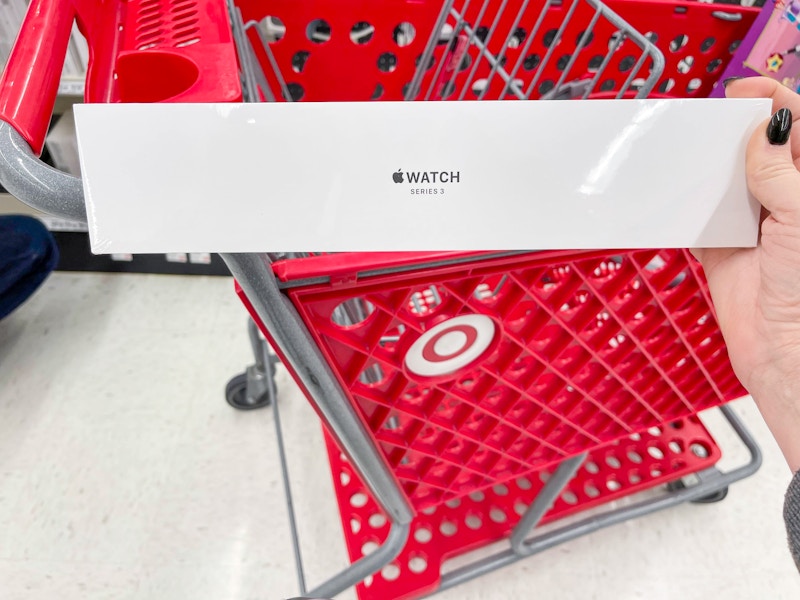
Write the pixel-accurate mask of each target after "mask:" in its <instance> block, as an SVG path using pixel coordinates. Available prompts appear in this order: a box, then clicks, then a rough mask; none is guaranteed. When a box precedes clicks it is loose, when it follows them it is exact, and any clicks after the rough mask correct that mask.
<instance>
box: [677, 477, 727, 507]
mask: <svg viewBox="0 0 800 600" xmlns="http://www.w3.org/2000/svg"><path fill="white" fill-rule="evenodd" d="M667 489H668V490H669V491H670V492H676V491H678V490H683V489H686V486H685V485H684V484H683V482H682V481H681V480H678V481H673V482H670V483H668V484H667ZM727 496H728V486H727V485H726V486H725V487H724V488H721V489H719V490H717V491H716V492H711V493H710V494H707V495H705V496H700V497H699V498H695V499H694V500H689V502H691V503H692V504H713V503H714V502H722V501H723V500H725V498H727Z"/></svg>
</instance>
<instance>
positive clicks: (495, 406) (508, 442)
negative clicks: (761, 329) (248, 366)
mask: <svg viewBox="0 0 800 600" xmlns="http://www.w3.org/2000/svg"><path fill="white" fill-rule="evenodd" d="M556 255H558V256H560V258H556ZM342 256H343V257H344V258H343V259H342V260H343V261H344V260H345V259H346V256H347V255H342ZM300 260H304V259H300ZM305 260H309V261H314V260H315V259H305ZM412 265H413V263H412ZM342 281H347V283H342V282H338V283H336V284H334V285H327V284H318V285H309V286H306V287H299V288H296V289H289V290H287V293H288V294H289V295H290V297H291V299H292V300H293V302H294V304H295V306H297V308H298V310H299V312H300V314H301V316H302V318H303V319H304V320H305V322H306V323H307V325H308V326H309V329H310V331H311V333H312V335H313V337H314V339H315V342H316V343H317V344H318V345H319V347H320V349H321V351H322V352H323V354H324V356H325V358H326V360H327V361H328V363H329V364H330V365H331V367H332V369H333V370H334V372H335V374H336V375H337V377H338V378H339V381H340V383H341V384H342V386H343V388H344V389H345V390H346V391H347V393H348V394H349V397H350V400H351V402H352V403H353V405H354V406H356V407H357V409H358V411H359V414H360V416H361V418H362V420H363V422H364V424H365V426H366V427H367V429H368V430H369V431H370V432H371V433H372V435H373V436H374V439H375V442H376V444H377V446H378V447H379V448H380V449H381V451H382V453H383V455H384V457H385V459H386V461H387V463H388V464H389V466H390V467H391V469H392V470H393V472H394V473H395V475H396V477H397V478H398V480H399V481H400V483H401V485H402V487H403V489H404V491H405V493H406V494H407V496H408V497H409V499H410V500H411V502H412V504H413V505H414V506H415V507H416V508H417V509H423V508H426V507H431V506H437V505H440V504H443V503H444V502H446V501H447V500H450V499H453V498H458V497H462V496H465V495H467V494H469V493H471V492H474V491H476V490H481V489H485V488H488V487H491V486H492V485H494V484H496V483H502V482H505V481H509V480H512V479H514V478H515V477H517V476H519V475H520V474H524V473H528V472H530V471H532V470H537V469H542V468H547V467H548V466H549V465H552V464H555V463H557V462H560V461H561V460H563V458H565V457H567V456H571V455H574V454H577V453H579V452H582V451H584V450H587V449H591V448H595V447H597V446H599V445H602V444H604V443H607V442H610V441H613V440H616V439H621V438H624V437H625V436H627V435H630V434H631V433H633V432H636V431H641V430H643V429H647V428H648V427H651V426H658V425H662V424H664V423H668V422H670V421H672V420H674V419H677V418H681V417H685V416H687V415H690V414H693V413H696V412H699V411H700V410H703V409H705V408H709V407H712V406H716V405H719V404H721V403H723V402H725V401H728V400H731V399H734V398H737V397H740V396H742V395H744V394H745V391H744V390H743V388H742V387H741V385H740V384H739V382H738V380H737V379H736V377H735V375H734V374H733V371H732V369H731V366H730V363H729V361H728V357H727V352H726V348H725V346H724V343H723V340H722V336H721V334H720V332H719V329H718V326H717V323H716V320H715V317H714V314H713V312H712V309H711V306H710V300H709V298H708V295H707V293H706V288H705V283H704V280H703V278H702V274H701V273H700V271H699V266H698V265H697V263H696V262H695V261H694V259H693V258H691V256H690V254H689V253H688V252H687V251H683V250H662V251H656V250H642V251H635V252H628V253H620V254H613V255H608V254H607V253H606V254H605V255H604V256H598V255H597V253H594V254H592V253H589V254H581V253H569V252H562V253H547V254H543V255H539V254H537V253H532V254H525V255H518V256H513V257H502V258H486V259H483V260H480V259H476V260H475V261H474V262H471V263H469V264H461V265H454V266H443V267H438V268H423V269H420V270H417V271H414V270H412V271H406V272H401V273H394V274H388V275H380V276H375V277H367V278H362V279H360V280H359V279H357V278H356V276H355V274H354V275H353V277H352V278H350V279H349V280H347V279H343V280H342ZM348 311H349V312H350V315H351V317H353V316H355V319H354V320H355V321H359V322H357V323H355V324H350V325H343V324H342V323H343V322H342V321H341V320H340V319H341V315H342V314H344V313H346V312H348ZM463 315H483V316H485V317H487V318H489V319H491V320H492V322H493V323H494V324H495V327H496V329H495V334H494V339H493V340H492V342H491V344H490V345H489V347H488V349H487V350H486V351H485V352H484V353H483V355H482V356H480V357H479V358H478V359H477V360H475V361H473V362H471V363H470V364H468V365H465V366H464V367H463V368H460V369H458V370H456V371H454V372H452V373H450V374H448V375H444V376H440V377H434V378H425V377H419V376H417V375H414V374H413V373H411V372H410V371H409V368H408V365H407V364H406V356H407V354H408V352H409V349H410V348H411V347H412V345H413V344H414V343H415V342H416V341H417V340H418V339H420V338H421V337H422V336H423V335H425V332H426V331H429V330H431V329H432V328H433V327H435V326H437V325H439V324H441V323H445V322H447V321H449V320H450V319H452V318H454V317H459V316H463ZM351 320H353V319H351Z"/></svg>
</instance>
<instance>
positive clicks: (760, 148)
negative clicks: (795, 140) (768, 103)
mask: <svg viewBox="0 0 800 600" xmlns="http://www.w3.org/2000/svg"><path fill="white" fill-rule="evenodd" d="M791 127H792V115H791V113H790V112H789V110H788V109H786V108H783V109H781V110H779V111H777V112H776V113H775V114H774V115H773V116H772V117H771V118H770V119H769V120H768V121H765V122H764V123H763V124H762V126H761V127H759V128H758V129H757V130H756V131H755V133H754V134H753V135H752V136H751V138H750V141H749V143H748V145H747V159H746V162H747V185H748V187H749V188H750V191H751V192H752V193H753V195H754V196H755V197H756V199H757V200H758V201H759V202H761V204H762V206H763V207H764V208H766V209H767V210H768V211H770V213H772V216H773V217H774V218H775V219H776V220H777V221H779V222H786V223H791V224H794V225H798V224H800V172H798V170H797V169H796V168H795V166H794V163H793V161H792V153H791V148H790V146H791V144H790V143H789V140H790V139H791V137H792V136H791ZM795 133H797V132H795ZM794 137H797V135H795V136H794Z"/></svg>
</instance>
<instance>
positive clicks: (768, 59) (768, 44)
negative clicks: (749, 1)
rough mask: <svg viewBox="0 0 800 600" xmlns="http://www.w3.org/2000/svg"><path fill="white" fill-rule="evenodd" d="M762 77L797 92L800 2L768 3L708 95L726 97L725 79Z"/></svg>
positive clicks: (780, 0) (799, 80)
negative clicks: (723, 82) (723, 83)
mask: <svg viewBox="0 0 800 600" xmlns="http://www.w3.org/2000/svg"><path fill="white" fill-rule="evenodd" d="M758 75H763V76H765V77H770V78H772V79H774V80H776V81H779V82H781V83H782V84H783V85H785V86H786V87H788V88H790V89H792V90H795V91H798V90H800V0H769V2H767V3H766V4H765V5H764V7H763V8H762V9H761V13H759V15H758V17H757V18H756V20H755V21H754V22H753V26H752V27H751V28H750V31H749V32H748V34H747V36H745V38H744V39H743V40H742V43H741V44H740V45H739V47H738V48H737V50H736V54H735V55H734V57H733V60H731V62H730V64H729V65H728V68H727V69H725V72H724V73H723V75H722V77H720V80H719V82H718V83H717V85H716V86H715V87H714V90H713V91H712V92H711V97H712V98H723V97H724V96H725V90H724V86H723V85H722V81H724V80H725V79H727V78H728V77H754V76H758Z"/></svg>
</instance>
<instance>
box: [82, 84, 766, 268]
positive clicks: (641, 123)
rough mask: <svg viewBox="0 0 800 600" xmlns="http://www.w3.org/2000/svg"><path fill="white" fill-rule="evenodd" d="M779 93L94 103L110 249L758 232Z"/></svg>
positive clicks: (542, 245) (596, 239)
mask: <svg viewBox="0 0 800 600" xmlns="http://www.w3.org/2000/svg"><path fill="white" fill-rule="evenodd" d="M769 111H770V102H769V101H768V100H763V99H747V100H726V99H720V100H711V99H696V100H677V99H676V100H664V99H659V100H593V101H586V102H572V101H551V102H514V101H507V102H375V103H302V102H300V103H264V104H85V105H77V106H76V107H75V117H76V123H77V134H78V142H79V151H80V159H81V168H82V173H83V186H84V192H85V196H86V201H87V212H88V218H89V232H90V237H91V243H92V250H93V252H95V253H100V254H103V253H112V252H113V253H117V252H126V253H163V252H256V251H259V252H260V251H328V252H332V251H370V250H374V251H399V250H483V249H492V250H500V249H508V250H520V249H526V250H528V249H592V248H617V249H625V248H654V247H658V248H669V247H725V246H753V245H755V244H756V241H757V235H758V223H759V205H758V202H757V201H756V200H755V199H754V198H753V197H752V196H751V195H750V194H749V193H748V190H747V185H746V181H745V169H744V165H745V147H746V144H747V140H748V139H749V138H750V136H751V134H752V133H753V132H754V131H755V130H756V128H759V127H761V126H762V124H763V122H764V121H765V119H767V118H768V117H769Z"/></svg>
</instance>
